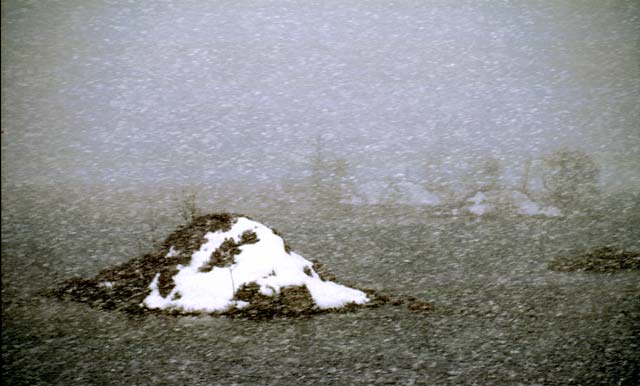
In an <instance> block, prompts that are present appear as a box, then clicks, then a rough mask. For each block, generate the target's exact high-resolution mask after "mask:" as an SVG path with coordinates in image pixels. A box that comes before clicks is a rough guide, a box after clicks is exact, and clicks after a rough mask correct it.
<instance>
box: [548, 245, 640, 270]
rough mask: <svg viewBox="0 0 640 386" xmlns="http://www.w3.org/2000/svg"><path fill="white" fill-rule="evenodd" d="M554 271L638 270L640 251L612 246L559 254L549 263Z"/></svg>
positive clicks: (639, 268)
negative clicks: (563, 254) (575, 253)
mask: <svg viewBox="0 0 640 386" xmlns="http://www.w3.org/2000/svg"><path fill="white" fill-rule="evenodd" d="M549 268H550V269H552V270H554V271H564V272H566V271H592V272H615V271H620V270H640V252H629V251H624V250H622V249H616V248H612V247H600V248H595V249H593V250H592V251H590V252H587V253H583V254H578V255H574V256H560V257H557V258H555V259H554V260H553V261H551V263H550V264H549Z"/></svg>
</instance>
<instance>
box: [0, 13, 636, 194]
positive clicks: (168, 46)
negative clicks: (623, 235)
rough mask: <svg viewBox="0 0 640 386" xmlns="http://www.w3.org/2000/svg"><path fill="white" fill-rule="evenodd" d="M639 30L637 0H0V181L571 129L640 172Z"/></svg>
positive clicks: (529, 141)
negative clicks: (319, 143)
mask: <svg viewBox="0 0 640 386" xmlns="http://www.w3.org/2000/svg"><path fill="white" fill-rule="evenodd" d="M639 39H640V7H639V6H638V3H637V2H634V1H586V2H555V1H553V2H545V1H514V2H508V3H507V2H494V1H486V2H477V1H467V2H465V1H432V2H422V1H398V2H378V1H373V2H358V1H353V2H284V1H282V2H279V1H268V2H265V1H256V2H249V1H246V2H244V1H241V2H235V1H234V2H232V1H218V2H205V1H157V2H155V1H154V2H137V1H132V2H127V1H103V2H98V1H59V2H28V1H24V2H23V1H4V2H3V3H2V96H3V97H2V127H3V131H4V133H3V135H2V181H3V184H13V183H19V182H24V181H33V182H46V181H54V180H55V181H60V180H61V179H62V180H63V181H65V180H67V179H69V180H73V181H77V180H84V181H86V182H91V181H92V180H94V179H97V180H103V181H104V180H109V181H112V182H114V183H118V182H121V183H129V182H131V181H152V180H162V181H168V182H171V181H174V180H179V179H185V178H186V179H187V180H195V181H198V180H202V179H210V178H215V177H228V176H234V177H239V178H240V179H263V180H264V181H266V182H268V181H269V180H270V179H272V178H276V177H280V176H285V175H296V174H299V173H302V172H303V171H304V170H305V169H306V168H307V166H308V161H309V157H310V156H311V153H312V151H313V149H314V143H315V138H316V137H317V136H318V135H322V138H324V141H325V145H326V148H327V149H328V151H330V152H331V153H332V154H333V155H334V156H336V157H344V158H347V159H349V160H350V161H351V163H352V165H354V166H358V168H357V169H355V171H354V172H355V173H357V174H358V175H359V178H361V179H367V178H374V179H375V178H381V177H382V176H385V175H393V174H395V173H398V172H406V171H407V170H415V168H416V167H419V165H420V164H421V163H422V162H423V160H424V158H425V156H426V155H431V156H434V155H439V156H447V155H448V156H450V157H451V159H450V161H449V162H450V164H449V165H450V167H451V169H452V170H456V169H464V164H465V162H466V163H473V162H474V158H473V156H474V155H483V156H484V155H486V154H492V155H493V156H495V157H497V158H499V159H503V160H504V162H505V163H513V164H515V165H518V164H519V163H521V162H522V160H523V159H524V158H525V157H526V156H529V155H533V156H537V155H540V154H543V153H545V152H548V151H551V150H553V149H554V148H557V147H559V146H562V145H567V144H569V145H572V146H574V147H578V148H582V149H585V150H587V151H589V152H590V153H592V154H593V155H594V157H596V159H597V160H598V162H600V163H601V165H602V166H603V171H604V172H605V180H606V181H608V182H613V181H624V182H625V183H626V184H629V185H630V186H631V187H633V186H635V187H640V176H639V173H638V172H637V170H640V128H639V127H638V125H639V122H640V107H639V106H640V104H639V103H638V100H639V97H640V50H639V48H640V45H639V41H640V40H639ZM470 156H471V160H469V157H470ZM465 157H466V158H467V159H466V160H465Z"/></svg>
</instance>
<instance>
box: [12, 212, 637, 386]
mask: <svg viewBox="0 0 640 386" xmlns="http://www.w3.org/2000/svg"><path fill="white" fill-rule="evenodd" d="M60 207H61V208H62V207H63V205H62V204H60ZM3 209H12V207H9V208H6V207H5V208H3ZM9 212H10V213H9ZM3 216H4V217H3V223H2V227H3V229H2V230H3V235H2V302H3V311H2V325H3V327H2V355H3V358H2V359H3V381H4V382H6V383H7V384H12V385H21V384H51V385H54V384H57V385H62V384H64V385H73V384H114V385H115V384H234V383H235V384H350V383H353V384H367V383H372V384H378V383H380V384H382V383H387V384H472V383H478V384H527V385H531V384H618V383H621V384H632V383H631V382H632V381H631V379H632V377H633V376H636V377H637V376H638V369H639V365H638V363H640V356H639V354H638V353H639V352H640V351H639V350H638V347H639V345H640V330H639V328H638V326H640V302H639V301H638V300H637V299H639V298H640V277H639V276H638V273H637V272H626V273H616V274H604V275H601V274H587V273H558V272H553V271H550V270H548V269H547V263H548V261H549V260H550V258H551V257H553V256H556V255H557V254H566V253H568V252H571V251H578V250H582V249H583V248H590V247H592V246H596V245H602V244H603V243H605V242H613V243H617V244H621V245H624V246H625V248H627V249H636V250H637V249H638V248H640V245H638V240H640V235H638V229H640V226H638V222H637V221H638V218H637V216H636V217H633V215H632V214H631V215H630V214H627V217H624V216H613V217H612V216H608V217H602V218H599V219H598V221H591V222H587V221H586V220H585V219H566V218H560V219H556V218H554V219H547V218H526V219H522V218H518V219H512V220H491V221H483V220H478V219H472V220H469V219H466V220H465V219H462V218H459V219H456V220H453V219H442V218H440V219H436V220H433V221H425V223H424V224H422V225H415V224H413V225H408V226H399V225H393V224H392V223H391V222H389V221H386V222H385V223H383V224H378V225H367V226H365V225H363V224H354V223H350V222H348V221H344V222H342V223H332V224H327V223H320V222H314V221H312V219H306V220H305V221H302V222H300V221H299V219H293V218H291V219H289V221H286V216H283V218H281V219H279V220H277V222H276V223H275V224H272V225H275V226H277V227H278V229H279V230H280V231H281V232H282V233H283V234H285V235H286V236H287V239H288V241H289V242H290V243H291V244H292V246H293V247H294V248H295V249H296V250H299V251H300V253H301V254H302V255H303V256H310V257H311V256H313V257H314V258H318V259H319V260H321V261H322V262H324V263H325V264H326V265H327V266H329V267H330V268H331V269H332V271H334V272H335V273H336V274H337V275H338V276H339V277H340V278H343V279H344V280H345V282H357V283H362V285H365V286H369V287H373V288H376V289H387V290H390V291H394V292H399V293H406V294H416V295H419V296H421V297H424V298H425V299H429V300H432V301H433V302H434V303H435V305H436V310H435V311H434V312H432V313H428V314H417V313H412V312H410V311H409V310H407V309H406V308H405V307H393V306H384V307H380V308H375V309H363V310H361V311H360V312H354V313H347V314H325V315H319V316H316V317H313V318H309V319H276V320H273V321H268V322H265V321H261V322H256V321H250V320H238V319H230V318H216V317H211V316H189V317H181V318H176V317H172V316H163V315H152V316H149V317H146V318H142V319H129V318H127V317H126V316H125V315H123V314H119V313H109V312H104V311H100V310H97V309H94V308H91V307H88V306H86V305H83V304H79V303H75V302H58V301H55V300H52V299H47V298H42V297H39V296H36V292H37V291H38V290H39V289H41V288H44V287H46V286H49V285H51V284H52V283H53V281H54V280H55V279H59V278H64V277H68V276H69V274H70V273H78V274H83V275H92V274H95V273H96V272H97V271H98V270H99V269H101V268H104V267H105V266H109V265H111V264H113V263H114V262H116V261H124V260H126V258H127V254H128V252H129V250H127V249H123V248H130V249H131V250H135V240H136V236H137V233H136V232H137V229H138V226H139V224H130V223H128V222H125V221H124V219H123V220H122V221H119V220H118V219H117V218H113V217H110V218H109V220H108V221H106V220H105V219H104V218H102V219H101V218H100V217H97V218H95V219H94V218H92V216H91V214H90V213H82V212H74V213H73V214H72V215H69V212H65V211H58V210H56V204H55V203H49V204H48V205H44V204H43V206H42V207H38V208H34V210H33V211H32V212H15V211H13V212H12V211H11V210H9V211H6V210H5V211H4V213H3ZM589 223H590V225H588V226H584V225H583V224H589ZM127 224H130V225H127ZM109 251H111V254H110V253H109ZM66 267H73V268H68V269H67V268H66ZM72 271H73V272H72Z"/></svg>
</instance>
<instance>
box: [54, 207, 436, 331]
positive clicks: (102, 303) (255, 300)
mask: <svg viewBox="0 0 640 386" xmlns="http://www.w3.org/2000/svg"><path fill="white" fill-rule="evenodd" d="M240 216H241V215H235V214H230V213H215V214H207V215H203V216H199V217H196V218H194V219H193V221H192V222H191V223H190V224H188V225H186V226H181V227H179V228H178V229H177V230H176V231H174V232H173V233H171V234H170V235H169V236H168V237H167V238H166V239H165V240H164V241H163V242H162V244H161V245H160V246H159V247H158V248H157V249H156V250H155V251H153V252H151V253H147V254H145V255H143V256H140V257H137V258H134V259H132V260H129V261H127V262H125V263H123V264H119V265H116V266H115V267H111V268H106V269H103V270H102V271H100V272H99V273H98V275H96V276H95V277H93V278H81V277H73V278H71V279H68V280H66V281H64V282H63V283H62V284H61V285H59V286H58V287H56V288H53V289H50V290H47V291H46V295H48V296H54V297H57V298H60V299H71V300H75V301H79V302H82V303H87V304H89V305H91V306H93V307H97V308H101V309H104V310H119V311H122V312H124V313H126V314H128V315H132V316H133V315H143V314H148V313H149V314H150V313H159V312H164V311H158V310H151V309H148V308H146V307H143V306H141V303H142V302H143V300H144V299H145V298H146V297H147V295H149V293H150V291H151V290H150V289H149V284H150V283H151V282H152V281H153V278H154V277H155V275H156V274H158V273H159V274H160V276H159V278H158V289H159V292H160V294H161V295H162V296H167V295H168V294H169V293H170V292H171V290H172V289H173V287H174V283H173V280H172V277H173V276H174V275H175V274H176V273H177V272H178V269H177V265H178V264H182V265H187V264H188V263H189V262H190V260H191V255H192V254H193V253H194V252H195V251H197V250H198V249H199V248H200V246H201V245H202V244H203V243H204V242H206V239H205V238H204V236H205V234H206V233H207V232H216V231H220V230H221V231H228V230H229V229H231V227H232V226H233V224H234V223H235V221H236V219H237V218H238V217H240ZM276 234H278V233H276ZM278 235H279V236H280V237H282V236H281V235H280V234H278ZM283 240H284V238H283ZM258 241H259V239H258V237H257V235H256V233H254V232H251V231H247V232H244V233H243V234H242V236H241V239H240V241H239V242H235V241H234V240H232V239H227V240H225V241H224V242H223V243H222V245H221V246H220V247H219V248H218V249H217V250H216V251H214V252H213V253H212V255H211V259H210V260H209V261H208V262H207V263H206V264H205V265H203V266H202V267H201V268H200V271H202V272H208V271H211V270H212V269H213V268H214V267H226V266H229V265H231V264H232V263H233V259H234V256H235V255H237V254H239V253H241V250H240V246H242V245H245V244H254V243H257V242H258ZM171 247H173V248H174V250H175V251H177V253H176V254H175V255H172V256H167V255H168V254H169V251H170V250H171ZM285 249H286V251H287V253H289V251H290V250H291V249H290V246H289V244H288V243H287V242H286V241H285ZM312 262H313V268H312V269H313V271H315V272H316V273H317V274H318V276H320V278H321V279H322V280H325V281H326V280H329V281H335V279H336V277H335V275H333V274H332V273H331V272H330V271H329V270H328V269H327V268H326V267H324V266H323V265H322V263H320V262H319V261H317V260H312ZM308 271H309V272H307V271H305V273H306V274H307V275H309V276H312V275H311V270H308ZM105 283H109V284H105ZM351 287H353V288H357V286H351ZM358 289H360V290H361V291H363V292H365V293H366V294H367V296H368V297H369V299H370V301H369V302H368V303H366V304H365V305H356V304H349V305H347V306H345V307H342V308H339V309H329V310H321V309H319V308H318V307H316V306H315V303H314V302H313V300H312V298H311V294H310V293H309V291H308V289H307V288H306V287H305V286H297V287H287V288H283V289H281V291H280V293H278V294H275V295H274V296H265V295H262V294H261V293H260V291H259V287H258V285H257V284H256V283H249V284H245V285H243V286H241V287H240V288H239V290H238V292H237V293H236V296H235V299H236V300H242V301H246V302H249V303H250V305H249V306H247V307H244V308H241V309H235V308H234V309H231V310H228V311H225V312H222V313H220V314H223V315H228V316H234V317H244V318H249V319H268V318H273V317H281V316H283V317H303V316H309V315H314V314H318V313H323V312H348V311H352V310H354V309H356V308H360V307H378V306H381V305H383V304H387V303H390V304H393V305H400V304H403V303H405V302H406V303H407V304H408V307H409V309H410V310H412V311H430V310H432V308H433V307H432V305H431V304H430V303H428V302H423V301H419V300H417V299H415V298H413V297H407V298H406V299H404V298H401V297H397V296H389V295H385V294H381V293H378V292H376V291H374V290H371V289H362V288H358ZM169 313H172V314H181V313H182V312H180V311H169Z"/></svg>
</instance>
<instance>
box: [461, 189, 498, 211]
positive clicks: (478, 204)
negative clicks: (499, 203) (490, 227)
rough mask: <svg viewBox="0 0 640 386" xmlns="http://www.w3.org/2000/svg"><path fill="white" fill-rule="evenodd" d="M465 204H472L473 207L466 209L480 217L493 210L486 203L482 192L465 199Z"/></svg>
mask: <svg viewBox="0 0 640 386" xmlns="http://www.w3.org/2000/svg"><path fill="white" fill-rule="evenodd" d="M467 202H470V203H473V205H470V206H469V207H467V210H468V211H469V212H471V213H473V214H475V215H476V216H482V215H483V214H486V213H488V212H490V211H491V209H493V207H492V206H491V205H490V204H488V203H487V196H486V195H485V194H484V193H482V192H478V193H476V195H475V196H473V197H471V198H469V199H467Z"/></svg>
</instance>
